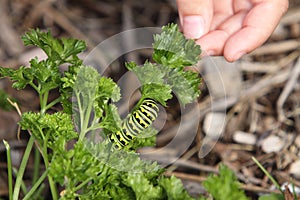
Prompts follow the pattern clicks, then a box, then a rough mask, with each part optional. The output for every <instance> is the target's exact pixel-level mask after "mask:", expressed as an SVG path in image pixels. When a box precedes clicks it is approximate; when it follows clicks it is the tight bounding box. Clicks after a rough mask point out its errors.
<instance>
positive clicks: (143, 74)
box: [126, 61, 166, 85]
mask: <svg viewBox="0 0 300 200" xmlns="http://www.w3.org/2000/svg"><path fill="white" fill-rule="evenodd" d="M126 67H127V68H128V69H129V70H130V71H132V72H134V74H135V75H136V76H137V77H138V79H139V81H140V83H141V85H146V84H153V83H154V84H159V85H162V84H164V82H165V81H164V77H165V75H166V73H165V71H163V69H162V68H161V67H160V66H159V65H156V64H152V63H150V62H147V61H146V62H145V64H144V65H142V66H138V65H136V64H135V63H133V62H130V63H126Z"/></svg>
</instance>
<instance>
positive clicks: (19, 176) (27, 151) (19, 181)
mask: <svg viewBox="0 0 300 200" xmlns="http://www.w3.org/2000/svg"><path fill="white" fill-rule="evenodd" d="M33 144H34V137H33V136H30V139H29V141H28V143H27V147H26V149H25V152H24V155H23V159H22V162H21V165H20V168H19V171H18V174H17V178H16V183H15V187H14V193H13V200H18V198H19V194H20V188H21V184H22V179H23V175H24V172H25V169H26V165H27V162H28V159H29V156H30V152H31V150H32V147H33Z"/></svg>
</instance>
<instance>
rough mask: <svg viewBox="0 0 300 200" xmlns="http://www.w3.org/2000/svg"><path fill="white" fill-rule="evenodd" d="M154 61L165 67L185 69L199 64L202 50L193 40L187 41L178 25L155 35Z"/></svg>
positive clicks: (166, 28)
mask: <svg viewBox="0 0 300 200" xmlns="http://www.w3.org/2000/svg"><path fill="white" fill-rule="evenodd" d="M153 48H154V53H153V55H152V57H153V59H154V60H155V61H156V62H157V63H159V64H162V65H164V66H169V67H172V68H179V69H183V67H184V66H191V65H194V64H196V63H197V62H198V60H199V55H200V53H201V49H200V46H199V45H196V44H195V42H194V41H193V40H187V39H186V38H185V37H184V35H183V34H182V33H180V32H179V30H178V26H177V25H176V24H169V25H167V26H164V27H163V28H162V33H161V34H156V35H154V44H153Z"/></svg>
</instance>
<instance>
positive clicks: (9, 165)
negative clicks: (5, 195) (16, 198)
mask: <svg viewBox="0 0 300 200" xmlns="http://www.w3.org/2000/svg"><path fill="white" fill-rule="evenodd" d="M3 143H4V145H5V148H6V156H7V174H8V192H9V200H12V196H13V186H12V164H11V156H10V146H9V144H8V142H6V141H5V140H3Z"/></svg>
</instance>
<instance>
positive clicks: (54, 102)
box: [44, 97, 62, 111]
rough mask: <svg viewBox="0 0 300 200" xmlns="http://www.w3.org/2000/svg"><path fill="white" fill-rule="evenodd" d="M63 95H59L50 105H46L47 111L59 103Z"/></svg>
mask: <svg viewBox="0 0 300 200" xmlns="http://www.w3.org/2000/svg"><path fill="white" fill-rule="evenodd" d="M61 99H62V98H61V97H58V98H57V99H55V100H53V101H51V102H50V103H49V104H48V105H46V106H45V108H44V109H45V111H47V110H48V109H49V108H51V107H52V106H54V105H55V104H57V103H59V102H60V101H61Z"/></svg>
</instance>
